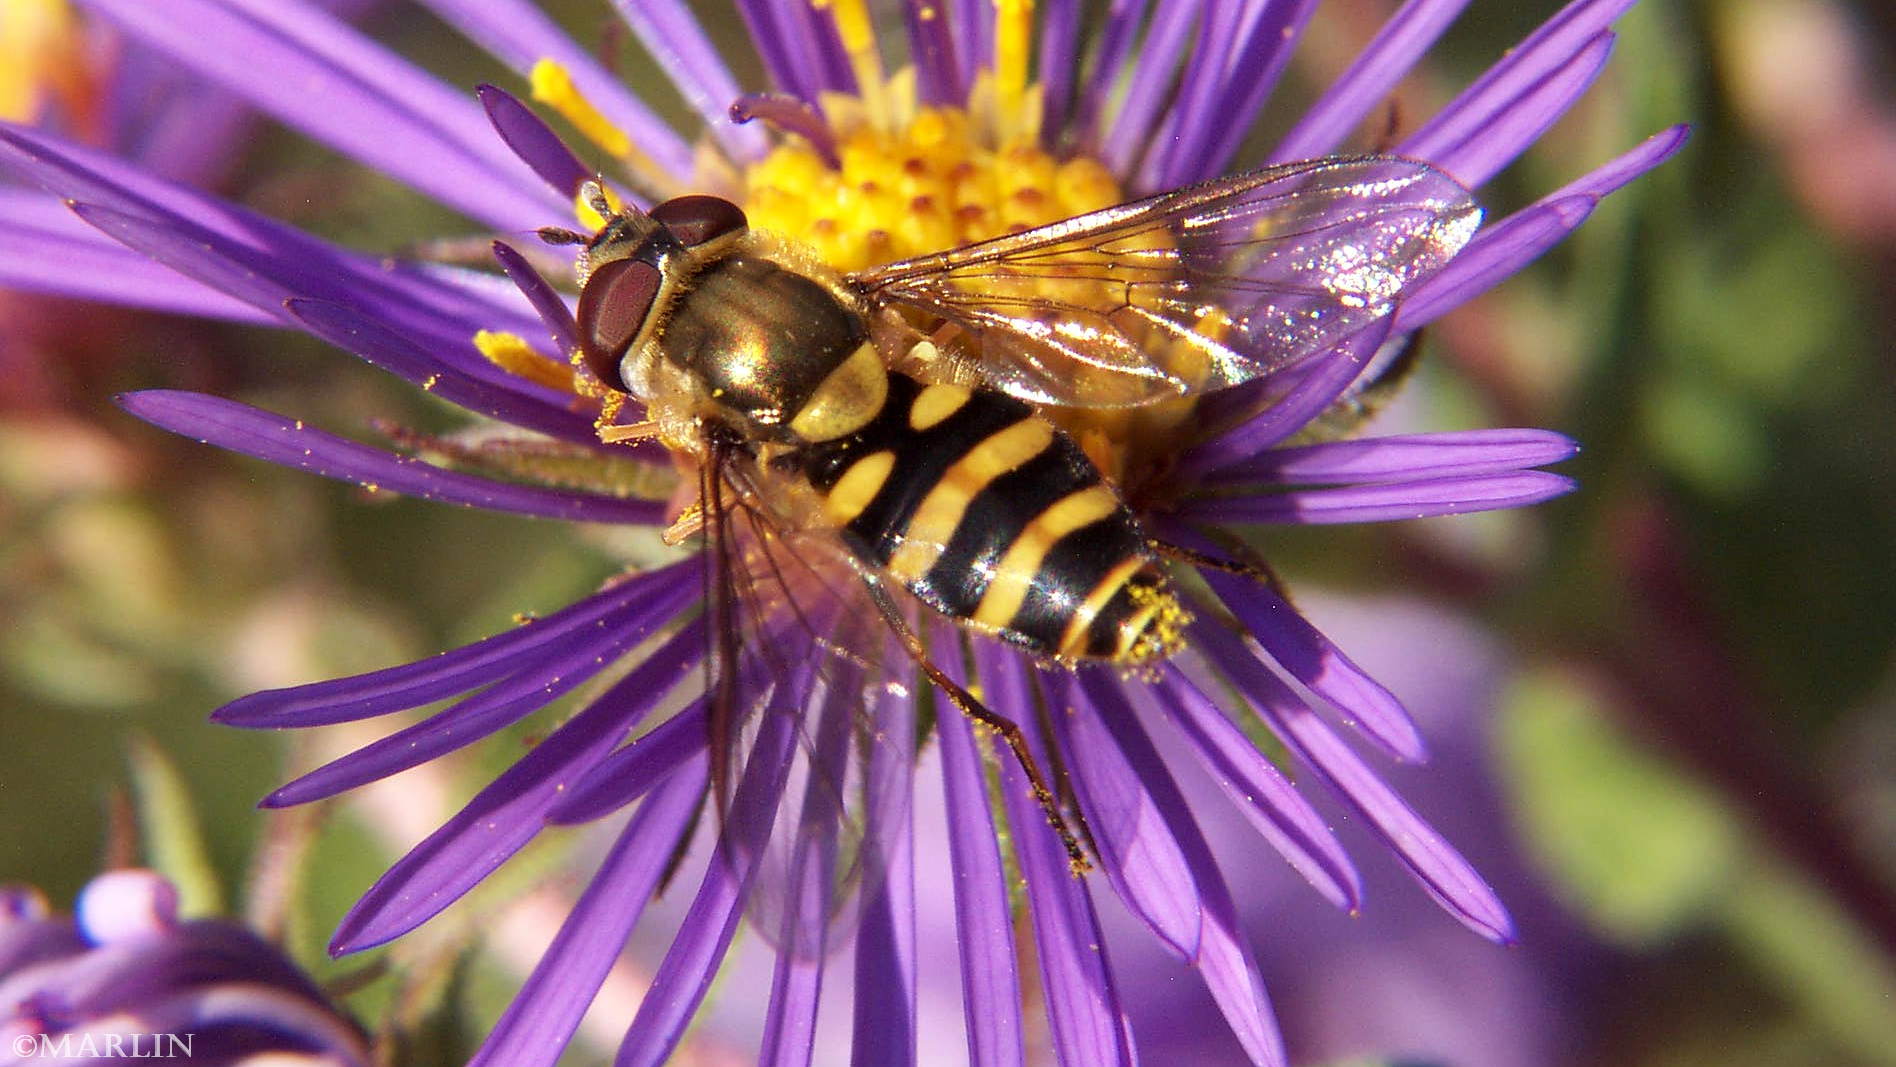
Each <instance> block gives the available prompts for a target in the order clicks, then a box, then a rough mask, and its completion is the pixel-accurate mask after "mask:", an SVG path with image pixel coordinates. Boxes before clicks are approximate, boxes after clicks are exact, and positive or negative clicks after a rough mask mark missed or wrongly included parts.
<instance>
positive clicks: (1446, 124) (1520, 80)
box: [1396, 0, 1634, 184]
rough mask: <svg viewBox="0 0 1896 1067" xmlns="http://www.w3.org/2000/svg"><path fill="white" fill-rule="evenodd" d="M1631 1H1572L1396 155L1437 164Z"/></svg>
mask: <svg viewBox="0 0 1896 1067" xmlns="http://www.w3.org/2000/svg"><path fill="white" fill-rule="evenodd" d="M1633 3H1634V0H1574V2H1573V3H1571V4H1568V5H1567V6H1566V7H1564V8H1562V9H1561V10H1560V11H1559V12H1558V13H1556V14H1555V15H1554V17H1552V18H1550V19H1548V20H1547V21H1546V22H1545V23H1543V24H1542V25H1541V26H1540V28H1539V29H1537V30H1535V31H1534V32H1533V33H1532V34H1529V35H1528V37H1527V39H1526V40H1525V41H1522V42H1521V43H1520V44H1519V45H1518V46H1516V47H1514V48H1512V49H1510V50H1509V51H1508V53H1507V55H1506V56H1505V57H1504V58H1503V59H1502V60H1501V61H1500V62H1499V63H1496V64H1495V65H1494V66H1493V67H1491V68H1489V70H1488V71H1487V73H1485V74H1483V75H1482V76H1481V77H1479V78H1477V79H1475V82H1474V84H1472V85H1470V86H1469V87H1468V88H1467V89H1465V90H1463V91H1462V93H1461V94H1460V95H1459V96H1457V97H1456V98H1455V99H1454V100H1452V101H1450V102H1449V103H1448V105H1447V106H1446V107H1444V108H1443V109H1442V111H1441V113H1440V114H1438V115H1436V116H1435V117H1434V118H1433V119H1431V120H1429V121H1428V122H1427V123H1425V124H1424V125H1423V126H1422V128H1421V129H1419V130H1417V131H1415V132H1414V133H1413V134H1411V135H1409V137H1407V138H1406V139H1404V141H1403V142H1402V144H1401V145H1399V146H1398V147H1397V148H1396V154H1398V155H1404V156H1410V157H1412V158H1416V159H1429V160H1433V159H1436V158H1437V153H1438V152H1442V151H1445V150H1447V149H1449V148H1451V147H1453V146H1455V145H1460V144H1463V143H1465V142H1467V141H1468V140H1469V139H1470V138H1471V137H1474V136H1476V135H1477V134H1478V133H1479V132H1480V131H1481V130H1482V128H1484V127H1486V126H1487V125H1488V124H1489V123H1490V122H1492V121H1494V119H1495V118H1496V117H1497V116H1500V115H1503V114H1504V113H1505V112H1506V110H1507V109H1508V108H1510V107H1512V106H1513V105H1514V103H1515V102H1516V101H1517V100H1519V99H1520V98H1521V97H1522V96H1524V95H1526V94H1527V93H1529V92H1530V91H1531V90H1532V88H1533V87H1534V86H1536V85H1539V84H1540V83H1542V82H1544V81H1545V80H1546V79H1547V78H1548V77H1549V76H1550V75H1553V74H1554V73H1555V72H1557V71H1558V70H1560V68H1562V67H1567V66H1569V65H1570V63H1571V61H1572V60H1573V59H1574V57H1575V56H1577V55H1579V54H1580V53H1581V52H1583V51H1585V50H1586V49H1587V48H1589V47H1591V46H1594V43H1595V38H1596V37H1597V36H1598V35H1599V34H1600V33H1601V32H1602V31H1604V30H1605V29H1606V28H1607V26H1609V25H1611V24H1612V22H1613V20H1614V19H1616V18H1618V17H1619V16H1620V15H1621V14H1623V13H1624V12H1625V11H1626V9H1627V8H1629V7H1631V6H1633ZM1475 184H1479V183H1475Z"/></svg>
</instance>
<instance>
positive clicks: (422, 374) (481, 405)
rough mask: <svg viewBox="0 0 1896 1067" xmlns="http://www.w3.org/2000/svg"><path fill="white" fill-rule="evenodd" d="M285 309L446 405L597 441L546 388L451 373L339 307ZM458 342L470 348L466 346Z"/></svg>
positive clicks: (316, 303) (298, 304)
mask: <svg viewBox="0 0 1896 1067" xmlns="http://www.w3.org/2000/svg"><path fill="white" fill-rule="evenodd" d="M285 307H286V308H287V309H288V310H289V312H290V314H291V316H293V317H294V318H295V319H296V320H297V321H298V322H301V323H302V324H303V326H304V327H305V328H307V329H308V330H309V332H311V333H313V334H315V335H316V336H318V337H320V338H322V339H323V340H325V341H328V342H329V343H330V344H332V345H335V346H336V347H337V348H342V349H347V350H348V351H350V352H354V353H355V354H356V355H358V356H361V357H362V358H363V359H366V360H368V361H369V362H370V363H373V364H375V365H376V366H378V367H380V368H382V369H383V370H386V371H388V372H389V373H391V374H394V375H396V376H397V377H400V378H406V379H407V380H409V381H411V382H414V383H415V384H416V385H419V386H421V387H422V388H423V389H425V390H427V391H428V392H431V393H433V394H435V395H436V396H438V397H441V398H442V399H443V400H447V401H449V402H450V403H454V404H459V405H460V406H461V407H464V408H466V409H468V410H469V411H472V412H475V413H476V414H480V415H485V416H487V417H488V418H492V419H499V420H500V421H502V422H508V423H512V424H513V425H515V426H518V427H520V428H521V429H525V430H537V431H539V432H541V433H544V434H547V435H548V436H552V437H558V438H561V439H562V440H567V441H579V442H583V443H586V444H593V443H596V442H597V441H598V440H599V438H598V434H597V432H596V431H595V430H594V429H593V424H592V420H591V419H590V418H588V417H587V416H585V415H583V414H580V413H578V412H575V411H573V410H571V409H570V408H567V407H561V406H556V405H555V404H554V403H552V402H551V399H550V398H551V397H553V396H556V395H557V394H556V393H554V391H553V390H551V389H546V388H544V387H540V386H533V385H531V383H527V382H524V381H522V382H520V383H519V384H518V385H517V386H512V387H508V386H502V385H498V384H495V383H493V382H488V381H481V380H477V379H475V378H473V377H471V376H468V375H464V374H460V373H457V372H456V371H455V370H454V368H452V367H451V366H450V365H449V364H448V363H447V362H445V361H444V360H441V359H438V358H436V357H435V356H434V355H433V354H432V353H430V352H428V351H424V350H422V349H421V348H419V347H417V346H416V345H415V344H413V343H411V342H409V341H408V340H407V339H406V338H404V337H402V336H401V335H400V334H398V333H396V332H395V331H393V330H391V329H389V328H388V327H386V326H384V325H383V324H382V323H381V322H379V321H377V320H376V319H374V318H372V317H370V316H369V315H367V314H364V313H363V312H361V311H358V310H356V309H355V308H352V307H349V306H347V305H344V304H337V303H332V302H330V301H327V300H303V299H293V300H290V301H288V302H286V304H285ZM462 343H463V344H464V345H465V346H466V347H467V348H468V349H469V350H472V348H473V345H472V344H471V343H470V342H462ZM476 354H478V353H476ZM450 375H452V377H450ZM509 384H510V385H511V383H509Z"/></svg>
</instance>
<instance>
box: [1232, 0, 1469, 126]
mask: <svg viewBox="0 0 1896 1067" xmlns="http://www.w3.org/2000/svg"><path fill="white" fill-rule="evenodd" d="M1467 6H1468V0H1408V2H1407V3H1405V4H1403V5H1402V8H1401V9H1400V10H1398V11H1397V12H1396V13H1395V14H1394V15H1391V16H1390V17H1389V21H1388V22H1386V23H1384V24H1383V28H1382V29H1381V31H1379V32H1378V33H1377V34H1376V36H1375V38H1374V39H1373V40H1371V41H1370V42H1369V44H1368V45H1367V46H1366V47H1364V49H1363V52H1362V54H1361V55H1359V56H1357V57H1356V60H1355V62H1353V63H1351V64H1350V67H1349V69H1348V70H1346V71H1344V72H1343V73H1342V74H1341V75H1339V76H1338V77H1337V78H1336V80H1335V81H1333V82H1331V83H1330V87H1329V88H1328V89H1326V90H1324V92H1323V95H1322V96H1320V97H1318V98H1317V102H1316V103H1314V104H1312V105H1311V106H1310V107H1309V108H1308V109H1306V110H1305V111H1304V116H1303V118H1301V119H1299V120H1298V121H1297V124H1296V125H1295V126H1293V127H1291V129H1290V132H1289V133H1287V134H1285V135H1284V139H1283V140H1282V141H1280V142H1278V145H1277V147H1276V148H1275V149H1273V150H1272V152H1271V155H1270V160H1269V162H1271V163H1289V162H1292V161H1293V160H1299V159H1313V158H1315V157H1317V156H1322V155H1328V154H1330V153H1331V152H1334V151H1336V149H1337V146H1338V145H1341V144H1342V143H1343V139H1344V138H1345V137H1348V136H1349V134H1350V131H1351V130H1353V129H1355V128H1356V127H1357V126H1358V125H1359V124H1360V123H1361V122H1362V121H1363V119H1364V118H1365V117H1366V116H1368V115H1369V113H1370V112H1371V111H1372V110H1374V109H1375V108H1376V107H1377V106H1379V105H1380V104H1381V103H1382V102H1383V101H1384V100H1386V99H1388V97H1389V93H1390V90H1392V89H1394V88H1395V87H1396V83H1397V82H1399V81H1401V80H1402V78H1403V76H1404V75H1406V74H1408V73H1409V71H1410V70H1411V69H1412V68H1413V67H1414V66H1415V64H1416V61H1417V60H1420V59H1421V58H1422V56H1423V55H1424V54H1426V53H1427V52H1428V50H1429V46H1431V45H1433V44H1434V43H1435V40H1436V38H1438V37H1440V36H1441V35H1442V31H1443V30H1446V29H1447V28H1448V26H1449V23H1451V22H1454V21H1455V18H1456V16H1458V15H1460V14H1461V12H1462V9H1463V8H1465V7H1467Z"/></svg>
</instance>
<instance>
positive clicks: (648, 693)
mask: <svg viewBox="0 0 1896 1067" xmlns="http://www.w3.org/2000/svg"><path fill="white" fill-rule="evenodd" d="M703 648H704V628H703V627H702V626H693V627H690V628H688V629H686V630H682V631H680V632H679V633H678V634H677V635H675V636H674V637H672V639H671V640H670V641H669V642H667V643H666V645H665V647H664V648H662V649H659V650H658V651H656V652H654V653H653V654H652V655H651V656H650V657H648V658H647V659H646V660H645V662H643V663H641V664H639V666H638V668H637V669H636V670H634V671H633V672H632V673H630V674H628V675H626V676H625V677H624V678H623V679H621V680H619V681H618V682H617V683H615V684H614V685H613V686H612V688H610V689H609V690H607V691H606V692H605V693H603V694H601V695H600V696H599V698H598V699H596V700H594V701H593V702H592V703H590V704H588V705H587V706H586V709H585V710H584V711H581V712H580V713H579V714H578V715H575V716H573V718H572V719H570V720H568V721H567V722H566V723H564V724H563V725H561V726H560V728H559V729H557V730H555V731H553V733H552V734H550V735H548V736H547V738H546V740H544V741H542V742H541V743H540V744H538V745H536V746H534V747H533V749H532V750H531V751H529V752H528V753H527V754H526V755H525V756H523V757H522V758H521V759H520V760H519V762H517V763H515V764H514V765H513V766H511V767H509V768H507V770H506V772H505V773H503V774H501V776H500V777H499V778H496V779H494V781H493V782H492V783H491V784H489V785H488V786H487V788H485V789H483V790H481V791H480V793H479V794H477V795H476V796H475V797H474V799H473V800H471V801H469V802H468V804H467V806H466V807H464V808H462V809H461V810H460V811H459V812H456V813H455V815H454V816H453V817H452V818H450V819H449V820H448V821H447V822H446V823H443V824H442V826H441V827H440V828H439V829H437V830H436V831H435V832H434V833H432V834H429V835H428V838H427V840H425V841H423V842H421V843H420V844H419V845H416V846H415V847H414V848H412V849H410V850H409V852H408V854H407V855H405V856H403V857H402V858H401V859H400V860H399V861H397V862H396V863H395V865H394V866H393V867H390V868H389V870H388V872H387V873H386V874H384V875H382V877H381V878H379V879H377V880H376V883H375V885H374V886H373V887H372V888H370V890H369V891H368V892H367V893H365V894H363V896H362V899H361V900H359V901H357V902H356V905H355V907H353V908H351V909H349V914H348V915H347V916H346V917H344V919H343V920H342V924H341V925H340V926H339V927H338V928H337V930H336V936H335V938H334V940H332V941H331V942H330V946H329V950H330V952H331V953H333V954H336V955H340V954H342V953H345V952H357V951H360V950H362V949H365V948H371V947H373V946H375V945H379V944H382V943H384V942H386V941H391V940H393V939H395V938H397V937H400V936H401V935H402V934H405V933H407V932H408V931H410V930H413V929H414V928H415V927H417V926H420V925H421V924H422V923H424V922H427V921H428V920H429V919H432V918H434V917H435V915H437V914H439V913H440V911H441V910H442V909H443V908H446V907H447V906H448V905H449V904H452V903H454V902H455V901H456V900H459V899H460V898H461V896H462V895H463V894H465V893H466V892H467V891H468V890H470V889H472V888H474V886H475V885H477V884H478V883H479V882H480V881H481V880H482V879H484V878H486V877H487V876H488V875H489V874H491V873H493V872H494V871H495V870H496V869H497V868H499V867H500V865H501V864H502V863H505V862H506V861H507V860H508V858H510V857H511V856H513V855H514V853H516V852H518V851H520V849H521V848H522V847H524V846H525V845H526V843H527V842H528V841H531V840H532V839H533V837H534V835H535V834H537V833H539V832H540V829H541V827H543V826H544V825H546V822H545V818H544V817H545V815H546V812H547V810H548V809H549V808H550V807H552V806H553V804H554V802H555V801H557V800H558V799H559V798H560V797H561V795H562V794H563V793H564V791H565V789H566V788H567V787H568V786H569V785H570V784H572V782H573V781H575V780H576V779H577V778H578V777H579V776H580V775H581V774H583V773H585V772H586V771H587V770H588V769H590V768H592V767H594V766H595V765H597V764H598V763H599V761H600V760H601V759H602V758H604V757H605V755H606V753H607V752H609V751H611V750H612V746H613V745H615V744H617V743H618V740H619V738H621V737H623V736H625V732H626V731H627V730H629V729H631V728H632V727H634V726H636V725H637V724H638V722H639V720H641V719H642V718H644V716H645V714H646V713H647V712H649V711H650V710H651V709H652V707H653V705H655V704H657V703H658V701H659V699H660V698H662V697H663V696H664V695H665V694H666V693H668V692H670V691H671V689H672V687H673V686H674V685H676V684H677V683H678V681H679V680H680V679H681V678H683V677H685V676H686V675H687V674H689V673H690V672H691V668H692V667H694V666H696V664H697V660H698V657H699V656H700V655H702V654H703ZM703 776H704V775H703V771H702V770H700V771H699V772H698V778H699V779H700V780H701V781H702V779H703ZM685 777H687V778H689V777H691V776H690V775H689V774H687V775H685ZM639 899H640V901H641V902H642V901H643V899H644V898H643V897H640V898H639Z"/></svg>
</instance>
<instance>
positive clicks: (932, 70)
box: [902, 0, 968, 107]
mask: <svg viewBox="0 0 1896 1067" xmlns="http://www.w3.org/2000/svg"><path fill="white" fill-rule="evenodd" d="M943 16H944V12H943V11H942V9H941V5H940V4H939V3H938V0H904V2H903V4H902V25H903V27H904V28H905V29H906V30H908V41H909V55H910V56H911V57H912V58H913V59H914V61H915V78H916V90H917V92H918V93H919V95H920V96H921V101H922V103H923V105H925V106H928V107H945V106H958V105H960V104H961V103H962V102H963V101H964V100H966V99H967V96H968V87H967V85H966V84H965V83H964V82H962V80H961V64H960V61H959V60H958V59H957V58H956V56H957V53H958V52H959V51H960V50H961V49H963V48H965V47H966V44H965V43H964V42H961V41H957V40H956V39H955V34H954V27H953V26H951V25H949V22H948V19H947V18H945V17H943Z"/></svg>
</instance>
